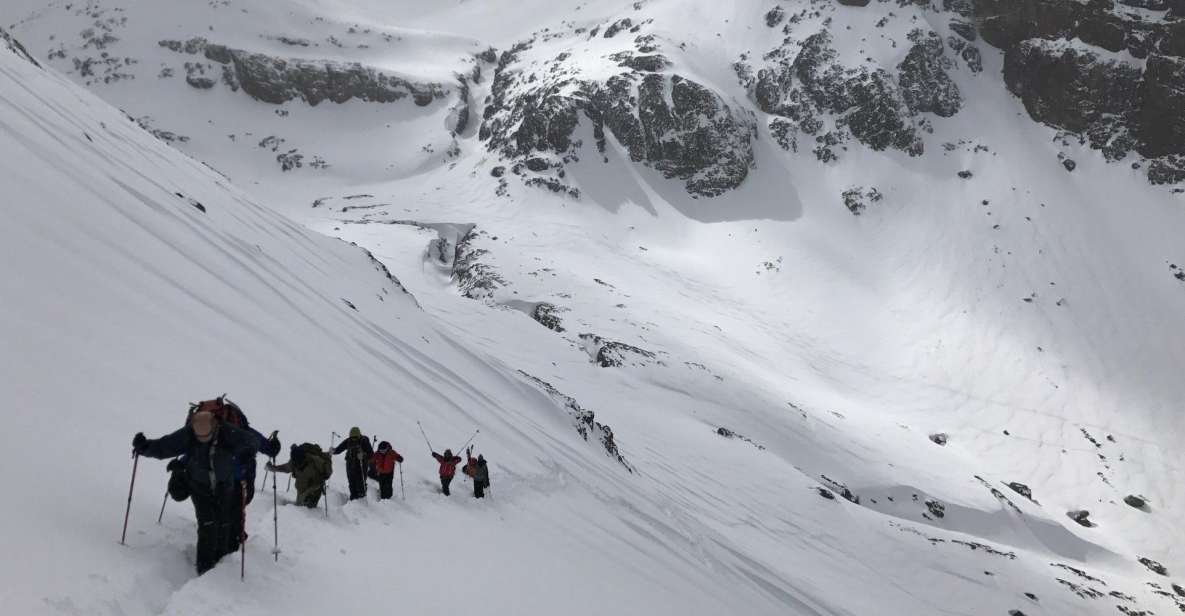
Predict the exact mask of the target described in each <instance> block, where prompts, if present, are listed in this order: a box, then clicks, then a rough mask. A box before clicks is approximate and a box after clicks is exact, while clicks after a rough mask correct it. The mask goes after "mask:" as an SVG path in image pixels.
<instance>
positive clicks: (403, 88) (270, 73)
mask: <svg viewBox="0 0 1185 616" xmlns="http://www.w3.org/2000/svg"><path fill="white" fill-rule="evenodd" d="M159 44H160V46H161V47H166V48H168V49H171V50H173V51H176V52H178V53H187V54H199V53H200V54H202V55H203V56H204V57H205V58H206V59H207V60H210V61H212V62H215V63H218V64H221V65H223V66H222V77H223V82H224V83H225V84H226V85H227V86H228V87H230V88H231V89H232V90H236V91H237V90H238V89H240V88H241V89H242V90H243V92H245V93H246V94H248V95H249V96H251V97H252V98H254V99H256V100H259V101H263V102H265V103H272V104H275V105H279V104H282V103H286V102H288V101H290V100H294V99H301V100H303V101H305V102H306V103H308V104H310V105H317V104H319V103H321V102H323V101H326V100H328V101H332V102H335V103H344V102H346V101H348V100H350V99H354V98H356V99H360V100H364V101H368V102H376V103H390V102H394V101H398V100H401V99H404V98H407V97H411V98H412V100H414V101H415V103H416V104H417V105H420V106H425V105H429V104H431V103H432V102H433V101H434V100H436V99H440V98H444V97H445V96H446V95H447V94H448V92H447V91H446V90H445V89H444V87H443V86H441V85H440V84H435V83H428V84H423V83H415V82H411V81H408V80H405V79H402V78H399V77H394V76H391V75H387V74H386V73H383V72H380V71H378V70H376V69H374V68H372V67H368V66H363V65H362V64H358V63H352V64H344V63H338V62H331V61H328V60H326V61H310V60H293V59H285V58H277V57H273V56H268V55H264V54H259V53H252V52H248V51H243V50H239V49H230V48H228V47H226V46H224V45H217V44H212V43H209V42H207V41H206V40H205V39H202V38H193V39H190V40H188V41H185V42H181V41H170V40H165V41H160V43H159ZM199 72H200V73H202V74H204V72H205V70H204V69H203V70H201V71H199ZM186 81H187V82H189V84H190V85H191V86H193V87H195V88H212V87H213V86H214V81H213V80H212V79H210V78H209V77H205V76H195V77H192V78H187V79H186Z"/></svg>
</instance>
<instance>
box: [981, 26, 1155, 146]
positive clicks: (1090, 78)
mask: <svg viewBox="0 0 1185 616" xmlns="http://www.w3.org/2000/svg"><path fill="white" fill-rule="evenodd" d="M1140 77H1141V71H1140V68H1139V67H1138V66H1136V65H1134V64H1130V63H1127V62H1125V61H1123V60H1119V59H1115V58H1104V57H1102V56H1101V55H1100V54H1098V53H1095V52H1093V51H1091V50H1090V49H1089V48H1086V47H1084V46H1081V45H1074V44H1072V43H1069V42H1066V41H1048V40H1044V39H1030V40H1027V41H1023V42H1021V43H1020V44H1018V45H1017V46H1016V47H1015V48H1013V49H1012V50H1010V51H1009V52H1008V53H1007V54H1006V55H1005V57H1004V81H1005V83H1006V84H1007V86H1008V89H1009V90H1010V91H1012V93H1013V94H1016V95H1017V96H1019V97H1020V99H1021V101H1023V102H1024V105H1025V109H1027V110H1028V112H1029V115H1030V116H1032V118H1033V119H1035V120H1037V121H1039V122H1043V123H1045V124H1049V125H1050V126H1054V127H1057V128H1061V129H1064V130H1067V131H1071V132H1074V133H1078V134H1082V135H1087V136H1088V137H1089V138H1090V139H1092V143H1093V144H1094V145H1095V147H1097V148H1099V149H1104V150H1105V151H1106V152H1107V153H1108V156H1109V157H1111V158H1121V157H1122V156H1123V154H1125V153H1126V152H1127V151H1128V150H1130V149H1131V147H1132V146H1133V145H1134V143H1133V142H1132V141H1131V139H1130V137H1129V132H1128V131H1126V130H1124V129H1125V121H1124V119H1125V118H1129V117H1130V116H1131V115H1132V114H1133V113H1134V112H1135V110H1136V108H1137V105H1138V104H1139V101H1138V93H1139V90H1140ZM1117 135H1118V136H1121V137H1122V138H1121V139H1120V140H1119V142H1116V141H1115V137H1116V136H1117Z"/></svg>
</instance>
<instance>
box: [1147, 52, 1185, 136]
mask: <svg viewBox="0 0 1185 616" xmlns="http://www.w3.org/2000/svg"><path fill="white" fill-rule="evenodd" d="M1140 102H1141V103H1142V104H1141V105H1140V107H1139V111H1138V112H1137V113H1136V117H1135V125H1136V127H1137V128H1136V132H1137V137H1138V138H1139V140H1140V153H1141V154H1143V155H1145V156H1165V155H1169V154H1185V59H1181V58H1167V57H1162V56H1151V57H1149V58H1148V67H1147V70H1145V71H1144V82H1143V84H1142V86H1141V88H1140Z"/></svg>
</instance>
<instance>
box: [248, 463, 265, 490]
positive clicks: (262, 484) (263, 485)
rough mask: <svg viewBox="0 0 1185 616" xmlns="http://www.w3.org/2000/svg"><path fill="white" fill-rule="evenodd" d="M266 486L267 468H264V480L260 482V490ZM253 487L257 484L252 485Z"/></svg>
mask: <svg viewBox="0 0 1185 616" xmlns="http://www.w3.org/2000/svg"><path fill="white" fill-rule="evenodd" d="M265 488H267V468H264V469H263V481H261V482H259V491H260V492H262V491H264V489H265ZM251 489H252V490H254V489H255V486H251Z"/></svg>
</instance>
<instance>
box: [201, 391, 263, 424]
mask: <svg viewBox="0 0 1185 616" xmlns="http://www.w3.org/2000/svg"><path fill="white" fill-rule="evenodd" d="M201 411H208V412H210V413H212V414H213V415H214V419H217V420H218V423H219V424H229V425H232V426H234V427H236V428H243V429H246V428H249V427H251V424H249V423H248V422H247V415H245V414H244V413H243V409H241V408H239V405H237V404H235V403H234V402H231V401H230V400H229V399H227V397H226V394H222V395H221V396H218V397H217V398H214V399H213V400H203V401H201V402H198V403H196V404H195V403H190V405H189V414H187V415H186V416H185V425H187V426H188V425H189V422H190V421H191V420H192V419H193V414H194V413H198V412H201Z"/></svg>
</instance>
